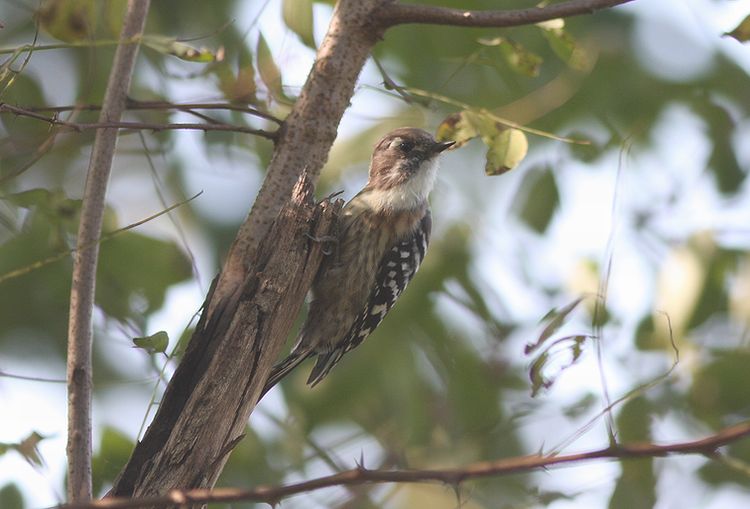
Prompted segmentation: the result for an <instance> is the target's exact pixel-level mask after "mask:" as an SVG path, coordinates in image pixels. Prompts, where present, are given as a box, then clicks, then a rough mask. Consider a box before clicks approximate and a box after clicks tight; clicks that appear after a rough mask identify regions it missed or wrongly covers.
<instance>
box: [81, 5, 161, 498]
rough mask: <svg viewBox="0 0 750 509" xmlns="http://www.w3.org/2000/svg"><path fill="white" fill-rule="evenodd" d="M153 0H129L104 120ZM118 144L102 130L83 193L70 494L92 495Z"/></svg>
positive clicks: (121, 89)
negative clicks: (95, 318)
mask: <svg viewBox="0 0 750 509" xmlns="http://www.w3.org/2000/svg"><path fill="white" fill-rule="evenodd" d="M149 3H150V0H129V1H128V9H127V14H126V15H125V23H124V25H123V27H122V33H121V34H120V44H119V45H118V47H117V51H116V53H115V58H114V62H113V63H112V70H111V71H110V75H109V81H108V83H107V91H106V93H105V95H104V103H103V105H102V110H101V114H100V115H99V121H100V122H117V121H119V120H120V117H121V116H122V112H123V110H124V109H125V102H126V99H127V91H128V88H129V87H130V78H131V76H132V74H133V68H134V66H135V59H136V55H137V54H138V44H137V40H138V38H139V36H140V34H141V33H142V32H143V27H144V25H145V23H146V15H147V13H148V8H149ZM116 144H117V129H115V128H107V129H100V130H98V131H97V132H96V138H95V139H94V146H93V148H92V150H91V159H90V160H89V168H88V172H87V175H86V187H85V190H84V194H83V206H82V211H81V223H80V226H79V228H78V238H77V240H76V245H77V246H78V248H77V250H76V252H75V256H74V264H73V283H72V288H71V291H70V318H69V322H68V361H67V382H68V445H67V452H68V500H69V501H70V502H80V501H86V500H90V499H91V495H92V494H91V449H92V446H91V392H92V382H91V379H92V369H91V344H92V336H93V331H92V327H93V326H92V315H93V309H94V288H95V281H96V266H97V258H98V255H99V244H98V242H99V238H100V236H101V228H102V218H103V216H104V199H105V195H106V191H107V182H108V181H109V174H110V170H111V168H112V159H113V157H114V153H115V145H116Z"/></svg>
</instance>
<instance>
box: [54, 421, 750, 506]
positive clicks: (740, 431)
mask: <svg viewBox="0 0 750 509" xmlns="http://www.w3.org/2000/svg"><path fill="white" fill-rule="evenodd" d="M747 436H750V421H746V422H744V423H741V424H737V425H735V426H731V427H729V428H725V429H723V430H721V431H719V432H718V433H716V434H714V435H710V436H708V437H706V438H703V439H700V440H694V441H690V442H680V443H676V444H669V445H660V444H652V443H636V444H629V445H628V444H622V445H615V446H611V447H606V448H604V449H597V450H594V451H588V452H581V453H574V454H566V455H559V456H558V455H539V454H534V455H531V456H519V457H516V458H507V459H501V460H496V461H485V462H480V463H473V464H470V465H467V466H465V467H462V468H451V469H442V470H368V469H366V468H364V467H359V468H353V469H351V470H346V471H344V472H339V473H337V474H333V475H328V476H325V477H319V478H317V479H311V480H309V481H303V482H299V483H295V484H287V485H285V486H259V487H257V488H254V489H250V490H244V489H237V488H219V489H214V490H206V489H198V490H185V491H183V490H172V491H170V492H169V493H168V494H167V495H166V496H159V497H148V498H141V499H129V498H105V499H103V500H99V501H95V502H90V503H80V504H68V505H63V506H60V507H59V508H58V509H97V508H107V509H132V508H137V507H164V506H188V505H193V504H206V503H210V502H239V501H245V502H266V503H268V504H272V505H273V504H276V503H277V502H278V501H279V500H281V499H283V498H286V497H289V496H292V495H297V494H300V493H309V492H311V491H315V490H319V489H323V488H330V487H333V486H352V485H359V484H373V483H444V484H450V485H456V484H457V483H460V482H463V481H465V480H468V479H479V478H483V477H497V476H502V475H511V474H520V473H526V472H531V471H534V470H540V469H547V468H549V467H553V466H559V465H567V464H572V463H580V462H582V461H593V460H601V459H624V458H629V459H632V458H661V457H665V456H674V455H685V454H701V455H704V456H709V457H711V456H715V455H716V450H717V449H718V448H719V447H722V446H725V445H727V444H729V443H732V442H736V441H738V440H740V439H742V438H745V437H747Z"/></svg>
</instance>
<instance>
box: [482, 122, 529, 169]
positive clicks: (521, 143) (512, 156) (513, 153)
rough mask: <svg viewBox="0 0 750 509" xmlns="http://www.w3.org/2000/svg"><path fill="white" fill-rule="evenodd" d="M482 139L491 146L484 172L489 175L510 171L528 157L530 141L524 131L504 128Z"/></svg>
mask: <svg viewBox="0 0 750 509" xmlns="http://www.w3.org/2000/svg"><path fill="white" fill-rule="evenodd" d="M482 140H483V141H484V142H485V144H486V145H487V146H488V147H489V150H488V151H487V163H486V164H485V166H484V172H485V173H486V174H487V175H489V176H494V175H502V174H503V173H506V172H509V171H510V170H512V169H513V168H515V167H516V166H518V164H519V163H520V162H521V161H522V160H523V158H524V157H526V153H527V152H528V150H529V142H528V140H527V139H526V135H525V134H524V132H523V131H520V130H518V129H503V130H502V131H500V133H499V134H498V135H497V136H492V137H485V136H482Z"/></svg>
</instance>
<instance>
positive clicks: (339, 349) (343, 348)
mask: <svg viewBox="0 0 750 509" xmlns="http://www.w3.org/2000/svg"><path fill="white" fill-rule="evenodd" d="M431 230H432V216H431V214H430V210H429V209H427V210H426V212H425V215H424V217H423V218H422V220H421V221H420V223H419V226H418V227H417V228H416V229H415V230H414V231H413V232H412V233H411V234H410V235H408V236H407V237H404V238H403V239H401V240H400V241H399V242H397V243H396V244H395V245H394V246H393V247H392V248H390V249H389V250H388V251H386V252H385V254H384V255H383V258H382V259H381V260H380V264H379V265H378V269H377V272H376V274H375V281H374V283H373V287H372V290H371V291H370V296H369V297H368V299H367V302H366V303H365V306H364V308H363V309H362V311H361V312H360V313H359V315H358V316H357V319H356V320H355V321H354V324H353V325H352V327H351V328H350V329H349V332H348V333H347V334H346V336H345V337H344V338H343V340H342V341H338V342H336V343H335V348H333V349H332V350H329V351H325V352H319V353H318V357H317V360H316V363H315V366H314V367H313V369H312V372H311V373H310V378H308V380H307V383H308V384H310V385H315V384H317V383H318V382H320V381H321V380H322V379H323V378H324V377H325V376H326V375H327V374H328V372H329V371H331V368H333V366H334V365H335V364H336V363H337V362H338V361H339V360H340V359H341V357H342V356H343V355H344V354H345V353H346V352H348V351H349V350H351V349H352V348H355V347H356V346H358V345H359V344H360V343H362V341H364V340H365V338H367V336H369V335H370V333H372V331H374V330H375V328H376V327H377V326H378V325H379V324H380V322H381V321H382V320H383V318H384V317H385V315H386V313H388V311H389V310H390V309H391V308H392V307H393V305H394V304H395V303H396V300H397V299H398V297H399V295H401V292H403V291H404V288H406V285H407V284H409V281H411V279H412V277H414V274H415V273H416V272H417V269H418V268H419V265H420V264H421V263H422V260H423V259H424V255H425V252H426V251H427V244H428V243H429V241H430V232H431Z"/></svg>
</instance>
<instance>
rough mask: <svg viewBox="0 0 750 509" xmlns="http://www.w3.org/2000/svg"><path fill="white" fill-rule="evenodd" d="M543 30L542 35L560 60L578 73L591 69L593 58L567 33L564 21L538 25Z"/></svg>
mask: <svg viewBox="0 0 750 509" xmlns="http://www.w3.org/2000/svg"><path fill="white" fill-rule="evenodd" d="M537 26H538V27H539V28H541V29H542V35H544V38H545V39H547V42H548V43H549V45H550V48H552V51H554V52H555V54H556V55H557V56H558V57H560V59H561V60H562V61H563V62H565V63H566V64H568V67H571V68H572V69H575V70H577V71H585V70H587V69H589V67H591V58H590V57H589V55H588V54H587V53H586V51H585V50H584V49H583V47H582V46H581V45H580V44H579V43H578V41H576V40H575V38H574V37H573V36H572V35H570V34H569V33H568V32H566V31H565V22H564V20H562V19H554V20H550V21H545V22H543V23H538V24H537Z"/></svg>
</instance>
